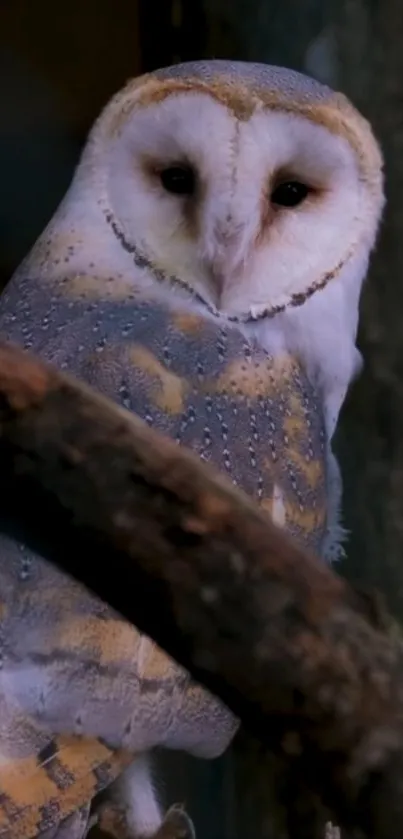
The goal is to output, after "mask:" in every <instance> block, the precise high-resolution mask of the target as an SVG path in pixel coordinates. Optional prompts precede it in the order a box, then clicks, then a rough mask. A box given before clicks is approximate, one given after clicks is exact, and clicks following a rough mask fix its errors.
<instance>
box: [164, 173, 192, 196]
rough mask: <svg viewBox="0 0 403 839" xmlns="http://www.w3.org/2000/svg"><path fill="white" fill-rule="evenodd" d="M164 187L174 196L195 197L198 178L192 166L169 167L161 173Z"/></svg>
mask: <svg viewBox="0 0 403 839" xmlns="http://www.w3.org/2000/svg"><path fill="white" fill-rule="evenodd" d="M159 176H160V179H161V183H162V186H163V187H164V189H165V190H166V192H170V193H171V194H172V195H193V193H194V191H195V187H196V177H195V173H194V171H193V169H192V167H191V166H167V168H166V169H161V170H160V172H159Z"/></svg>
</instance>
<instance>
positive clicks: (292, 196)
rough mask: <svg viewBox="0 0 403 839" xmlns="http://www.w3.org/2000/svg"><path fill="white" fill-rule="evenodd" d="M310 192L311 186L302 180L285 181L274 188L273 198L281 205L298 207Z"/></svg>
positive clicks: (274, 202)
mask: <svg viewBox="0 0 403 839" xmlns="http://www.w3.org/2000/svg"><path fill="white" fill-rule="evenodd" d="M309 192H310V190H309V187H308V186H307V185H306V184H303V183H301V182H300V181H285V182H284V183H282V184H279V185H278V186H277V187H276V188H275V189H274V190H273V192H272V194H271V200H272V203H273V204H277V205H278V206H279V207H298V204H302V202H303V201H305V198H306V197H307V195H308V193H309Z"/></svg>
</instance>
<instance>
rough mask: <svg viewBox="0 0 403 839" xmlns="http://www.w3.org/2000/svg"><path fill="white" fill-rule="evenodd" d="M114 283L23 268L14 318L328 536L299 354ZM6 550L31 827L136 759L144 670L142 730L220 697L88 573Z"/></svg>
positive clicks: (22, 793)
mask: <svg viewBox="0 0 403 839" xmlns="http://www.w3.org/2000/svg"><path fill="white" fill-rule="evenodd" d="M105 283H106V281H99V282H97V278H96V277H81V278H79V281H77V278H76V277H72V278H68V277H67V278H66V281H65V282H59V283H58V284H57V285H55V284H54V283H53V284H52V283H50V282H49V283H47V281H46V279H44V278H41V280H40V281H38V280H36V279H35V280H33V279H32V278H29V277H25V276H20V277H19V280H18V282H17V283H15V282H12V283H11V284H10V286H9V287H8V289H7V290H6V293H5V294H4V295H3V298H2V300H1V301H0V330H1V332H2V334H3V336H4V337H5V338H6V339H9V340H12V341H15V342H17V343H20V344H22V345H23V346H25V347H26V348H27V349H30V350H32V351H34V352H35V353H37V354H38V355H39V356H41V357H42V358H44V359H46V360H49V361H51V362H52V363H53V364H55V365H56V366H57V367H59V368H61V369H68V370H69V372H71V373H73V374H75V375H77V376H78V377H79V378H82V379H83V380H85V381H87V382H88V383H89V384H91V385H92V386H93V387H95V388H96V389H98V390H99V391H101V392H103V393H104V394H105V395H107V396H109V397H110V398H112V399H114V400H115V401H117V402H119V403H120V404H122V405H124V406H125V407H126V408H128V409H130V410H133V411H135V412H136V413H137V414H138V415H139V416H141V417H142V418H143V419H144V420H145V421H146V422H147V423H149V424H150V425H152V426H154V427H155V428H157V429H159V430H160V431H162V432H164V433H165V434H167V435H169V436H171V437H172V438H173V439H174V440H176V441H177V442H178V443H179V444H181V445H184V446H188V447H190V448H191V449H193V451H195V452H196V453H198V454H199V456H200V457H201V458H202V459H204V460H206V461H209V462H210V463H212V464H213V465H214V466H215V467H216V468H217V469H219V470H221V471H223V472H224V473H226V474H227V475H228V477H229V478H230V479H231V480H232V481H233V482H234V483H235V484H236V485H237V486H238V487H239V488H240V489H242V490H243V491H244V492H246V493H248V494H249V495H250V496H251V497H252V498H254V499H255V500H256V502H257V503H258V504H259V505H260V506H261V507H262V509H263V510H265V511H266V512H267V514H268V515H270V516H271V517H272V519H274V521H275V522H276V523H277V524H278V525H280V526H282V527H285V528H287V530H288V531H290V532H291V533H292V534H294V535H295V537H296V538H297V539H299V540H301V541H303V542H305V543H307V544H309V545H312V546H313V547H314V548H319V547H320V544H321V541H322V539H323V537H324V533H325V530H326V514H327V507H326V488H325V487H326V480H325V478H326V476H325V453H324V429H323V416H322V411H321V406H320V402H319V400H318V397H317V395H316V393H315V392H314V390H313V388H312V387H311V385H310V384H309V381H308V379H307V377H306V375H305V373H304V371H303V369H302V368H301V366H300V364H299V363H298V361H297V359H296V358H294V357H292V356H291V355H290V354H287V353H279V354H278V355H276V356H275V357H274V356H269V355H268V354H267V353H265V351H264V350H262V349H261V348H259V347H258V346H257V345H255V344H253V343H251V342H250V341H248V340H247V339H246V338H245V337H244V335H243V334H242V332H241V331H240V330H239V329H238V328H237V327H236V326H230V325H228V323H226V322H225V321H223V320H220V319H219V318H217V319H215V318H213V317H205V316H204V314H203V313H202V312H201V311H194V310H193V309H190V308H189V307H188V306H185V305H184V304H183V303H182V301H181V300H179V299H175V298H173V301H171V302H170V303H169V304H168V302H167V303H165V302H163V301H161V300H160V299H159V300H157V299H155V298H152V297H150V296H148V297H147V296H145V295H144V293H142V294H141V293H134V292H133V290H132V289H131V288H130V287H126V288H124V289H122V282H121V280H119V281H118V280H116V283H115V282H114V279H113V278H111V279H110V280H109V281H108V283H109V284H108V283H106V285H105ZM0 550H1V552H2V567H1V577H2V592H3V593H4V594H3V597H4V606H5V607H4V612H3V614H2V616H1V624H2V634H3V637H4V638H5V650H4V656H3V668H2V671H1V674H0V706H1V705H2V706H3V709H4V711H5V712H4V713H3V714H2V715H1V719H2V724H1V726H0V837H1V836H2V832H1V831H3V834H4V836H5V837H7V836H8V835H10V837H11V835H12V836H13V837H17V839H30V837H32V836H34V835H36V833H37V832H38V830H39V829H44V826H46V827H50V826H52V825H54V824H57V823H58V822H59V821H61V820H62V818H65V817H66V816H68V815H69V814H70V813H72V812H74V811H75V810H77V809H78V808H79V807H80V806H82V805H83V804H84V803H86V802H87V801H89V800H90V799H91V798H92V797H93V795H94V794H96V792H98V791H100V790H101V789H103V788H104V787H105V786H107V785H108V784H109V783H110V782H111V781H112V780H113V779H114V777H116V775H118V774H119V773H120V772H121V771H122V769H123V767H124V765H125V764H126V761H127V760H128V759H129V758H128V756H127V752H126V751H125V750H124V748H122V745H125V743H124V738H123V736H121V735H122V731H123V729H124V728H125V725H126V717H125V713H129V711H130V709H131V707H132V706H133V705H136V702H137V701H139V702H140V700H138V697H137V694H136V692H135V691H134V690H133V684H135V683H136V684H137V685H138V684H145V683H147V685H148V694H147V696H148V699H147V702H148V705H147V708H146V712H145V711H144V710H139V713H141V714H143V713H145V716H144V718H142V719H141V720H140V724H141V728H142V730H143V731H147V726H150V725H151V722H150V720H151V719H152V720H153V722H152V725H154V726H156V728H155V731H154V735H155V737H156V738H157V739H158V731H160V730H161V731H163V730H164V727H165V728H166V727H168V726H169V725H171V723H172V719H173V718H175V719H178V720H180V722H179V723H178V724H179V725H181V726H182V728H183V737H182V740H183V743H185V745H186V742H187V739H186V738H188V739H189V744H190V746H191V744H192V737H193V736H194V732H193V731H192V726H193V720H194V718H195V717H194V709H195V706H196V705H197V706H198V708H200V707H202V706H203V707H206V708H209V707H210V706H212V703H213V702H214V701H215V700H213V698H212V697H211V696H210V694H208V693H207V692H206V691H204V690H203V689H202V688H199V687H198V686H195V685H193V684H192V682H191V680H190V679H189V677H188V676H187V675H186V674H185V673H184V671H183V670H182V668H180V667H179V666H178V665H176V664H175V663H174V662H172V661H171V659H169V657H168V656H165V654H164V653H162V652H161V651H160V650H158V648H157V647H156V646H155V645H153V644H152V643H151V642H150V641H149V640H148V639H147V642H146V643H147V645H148V646H147V655H146V656H144V641H143V639H144V636H141V635H140V633H138V632H137V630H136V629H135V628H134V627H131V626H130V627H129V625H128V624H126V623H125V622H123V621H120V620H119V619H118V617H117V616H116V615H114V613H113V612H112V610H109V609H108V607H106V606H105V605H104V604H101V603H100V602H99V601H97V600H96V599H95V598H92V597H90V595H89V594H88V593H87V592H86V591H85V590H84V589H83V588H82V587H81V586H79V585H78V584H76V583H75V582H74V581H69V582H67V578H66V577H64V575H61V574H60V572H59V571H57V570H56V569H54V568H52V567H51V566H49V565H48V564H47V563H45V562H43V561H42V560H40V559H39V558H35V557H33V556H32V555H31V554H30V553H29V552H28V551H26V549H24V548H19V547H18V546H16V545H15V543H10V542H7V539H6V538H5V537H1V539H0ZM129 636H130V637H129ZM80 668H81V669H80ZM102 668H104V669H102ZM72 673H74V674H75V677H74V679H72V677H71V674H72ZM114 692H116V694H115V693H114ZM49 697H51V699H49ZM106 697H107V698H108V704H107V706H106V705H105V702H106ZM17 700H18V701H17ZM115 700H116V704H115V705H114V704H113V703H114V701H115ZM91 703H92V704H91ZM97 703H98V704H97ZM102 703H103V705H102ZM86 706H88V707H89V708H90V711H88V713H87V716H85V714H84V715H83V718H82V719H81V718H80V713H81V711H80V709H81V708H83V707H84V708H85V707H86ZM17 707H18V709H19V719H18V720H17V719H16V716H15V708H17ZM102 707H104V712H102V710H98V711H97V710H96V709H97V708H98V709H102ZM106 707H107V709H108V713H105V708H106ZM10 709H11V710H10ZM139 709H140V704H139ZM156 709H158V713H156ZM45 711H46V713H45ZM111 711H112V713H111ZM215 713H216V711H215ZM219 713H221V712H219ZM164 714H165V716H164ZM147 715H148V716H147ZM218 718H219V719H221V718H220V717H218ZM224 718H225V715H224V714H223V715H222V721H221V722H220V725H219V726H218V731H219V732H220V730H221V729H222V730H223V731H224V734H223V735H222V741H221V740H220V738H219V737H218V741H216V740H214V737H217V736H218V735H217V734H216V733H215V734H214V736H213V735H212V737H213V739H212V740H211V743H210V744H209V739H208V733H207V731H206V730H205V727H206V723H205V719H206V718H205V717H204V721H203V732H202V733H201V734H202V739H204V740H205V741H206V743H207V746H206V749H207V755H209V754H211V756H214V755H215V754H218V753H220V750H221V751H222V750H223V748H225V742H228V732H229V730H230V729H231V730H233V723H232V722H230V723H228V720H226V721H225V719H224ZM17 723H18V724H17ZM77 726H81V730H80V736H77ZM158 726H160V728H158ZM19 731H21V732H22V733H21V736H20V735H19V734H18V732H19ZM200 736H201V735H200ZM226 738H227V740H226ZM144 742H145V741H144ZM144 742H142V743H141V744H140V743H139V751H141V749H142V748H145V746H144ZM105 743H106V744H109V745H105ZM209 749H210V753H209ZM190 750H191V749H190ZM133 751H134V750H133V748H132V749H131V753H132V755H133Z"/></svg>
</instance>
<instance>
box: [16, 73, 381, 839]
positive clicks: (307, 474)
mask: <svg viewBox="0 0 403 839" xmlns="http://www.w3.org/2000/svg"><path fill="white" fill-rule="evenodd" d="M382 204H383V193H382V173H381V156H380V152H379V150H378V146H377V144H376V142H375V140H374V138H373V135H372V132H371V130H370V128H369V126H368V124H367V123H366V122H365V120H364V119H363V118H362V117H360V116H359V115H358V114H357V112H356V111H355V110H354V109H353V108H352V106H351V105H350V104H349V103H348V102H347V100H345V99H344V97H342V96H341V95H339V94H335V93H333V92H332V91H330V90H329V89H327V88H324V87H322V86H321V85H319V84H318V83H316V82H314V81H312V80H309V79H306V78H305V77H304V76H300V75H299V74H296V73H293V72H291V71H287V70H282V69H280V68H270V67H266V66H261V65H245V64H242V63H239V64H236V63H226V62H207V63H203V62H199V63H196V64H189V65H180V66H179V67H174V68H168V69H165V70H162V71H158V72H156V73H153V74H150V75H148V76H145V77H142V78H141V79H137V80H134V81H133V82H131V83H129V85H128V86H127V87H126V88H125V89H124V90H123V91H122V92H121V93H119V94H118V95H117V96H116V97H115V98H114V99H113V100H112V101H111V103H109V105H107V107H106V109H105V111H104V112H103V114H101V116H100V117H99V119H98V121H97V123H96V124H95V126H94V128H93V130H92V132H91V134H90V136H89V139H88V143H87V145H86V148H85V149H84V152H83V155H82V158H81V161H80V163H79V165H78V167H77V171H76V174H75V176H74V178H73V181H72V184H71V187H70V189H69V191H68V193H67V195H66V196H65V198H64V200H63V201H62V203H61V205H60V207H59V208H58V210H57V211H56V213H55V216H54V217H53V219H52V220H51V222H50V224H49V225H48V227H47V229H46V230H45V231H44V233H43V235H42V236H41V238H40V239H39V241H38V243H37V244H36V245H35V246H34V248H33V250H32V252H31V253H30V254H29V255H28V257H27V259H26V260H25V261H24V263H23V264H22V265H21V266H20V268H19V270H18V271H17V273H16V274H15V276H14V277H13V278H12V280H11V282H10V284H9V286H8V287H7V289H6V291H5V293H4V294H3V297H2V299H1V300H0V329H1V332H2V335H3V336H4V337H5V338H9V339H10V340H13V341H16V342H18V343H20V344H22V345H23V346H25V347H26V348H27V349H31V350H33V351H34V352H36V353H37V354H38V355H40V356H42V357H43V358H45V359H47V360H49V361H51V362H53V363H54V364H56V366H58V367H60V368H61V369H67V370H68V371H69V372H72V373H74V374H76V375H77V376H79V377H80V378H82V379H84V380H85V381H87V382H88V383H90V384H92V385H93V386H94V387H96V388H98V389H99V390H100V391H102V392H103V393H105V394H106V395H108V396H110V397H111V398H112V399H114V400H116V401H117V402H120V403H121V404H123V405H124V406H125V407H126V408H128V409H130V410H133V411H135V412H136V413H137V414H139V415H140V416H141V417H143V419H144V420H145V421H146V422H148V423H149V424H150V425H153V426H154V427H156V428H158V429H160V430H161V431H163V432H164V433H166V434H168V435H170V436H171V437H173V438H174V439H175V440H176V441H177V442H178V444H182V445H186V446H188V447H190V448H191V449H193V450H194V451H195V452H197V453H198V454H199V455H200V457H202V458H203V459H205V460H207V461H209V462H211V463H212V464H213V465H215V466H216V467H217V468H218V469H220V470H221V471H223V472H224V473H226V474H227V475H228V477H229V478H230V480H232V481H233V482H235V483H236V484H237V485H238V487H239V488H240V489H241V490H243V491H244V492H246V493H248V494H249V495H251V496H252V497H253V498H254V499H255V500H256V502H257V503H258V504H259V505H260V506H261V507H262V509H263V510H264V511H265V512H266V513H267V514H268V515H270V517H271V518H272V519H273V520H274V521H275V522H276V523H277V524H278V525H279V526H281V527H284V528H286V529H287V530H288V531H289V532H290V533H291V534H292V535H293V536H294V537H295V538H296V539H297V540H299V541H300V542H302V543H305V544H307V545H309V546H311V547H312V548H313V549H314V550H315V551H317V552H318V553H321V554H322V555H323V556H325V557H327V558H333V556H335V555H336V556H337V554H338V551H339V550H340V533H339V530H338V528H339V524H338V515H339V499H340V492H341V482H340V476H339V471H338V467H337V463H336V461H335V459H334V456H333V454H332V451H331V439H332V435H333V432H334V429H335V426H336V423H337V419H338V415H339V411H340V407H341V405H342V402H343V400H344V397H345V393H346V390H347V387H348V385H349V383H350V381H351V378H352V377H353V376H354V374H355V373H356V371H357V370H358V367H359V354H358V351H357V349H356V346H355V339H356V330H357V319H358V304H359V296H360V290H361V285H362V281H363V277H364V274H365V271H366V267H367V263H368V257H369V253H370V250H371V248H372V246H373V244H374V240H375V234H376V228H377V225H378V221H379V217H380V213H381V209H382ZM0 550H1V552H2V557H4V560H2V567H1V569H0V577H1V578H2V587H1V588H2V592H4V593H5V594H4V609H3V610H2V612H1V615H2V619H1V634H2V637H3V638H5V639H6V644H5V648H4V656H3V660H4V663H3V668H2V670H1V671H0V704H2V707H3V713H2V717H1V718H2V726H1V727H0V753H1V761H0V791H1V792H2V796H0V835H1V826H2V825H3V834H4V836H5V839H6V837H8V835H10V837H11V835H12V836H13V837H15V839H30V837H34V836H36V835H37V834H39V835H40V836H41V837H42V839H54V837H55V836H56V834H55V833H54V831H57V830H58V829H59V827H60V831H62V830H65V829H66V825H67V829H68V830H70V834H69V835H73V833H72V831H74V837H77V839H81V836H82V835H83V834H84V832H85V821H86V818H87V816H88V803H89V801H90V800H91V799H92V798H93V796H94V795H95V793H96V792H98V791H99V790H100V789H103V788H105V787H108V785H109V784H111V782H112V781H113V779H114V778H115V777H118V776H120V781H119V782H118V784H117V787H116V790H117V792H116V795H117V797H118V799H119V801H120V802H123V804H124V809H125V813H126V821H127V824H128V826H129V834H130V836H131V837H133V839H137V837H140V836H157V834H158V829H159V826H160V825H161V821H162V816H161V813H160V809H159V806H158V804H157V800H156V796H155V793H154V791H153V785H152V782H151V776H150V770H149V764H148V758H147V755H148V753H149V752H150V750H152V749H153V747H154V746H165V747H168V748H182V749H185V750H187V751H189V752H191V753H193V754H195V755H198V756H200V757H214V756H216V755H218V754H220V753H221V752H222V751H223V750H224V749H225V748H226V746H227V745H228V743H229V742H230V741H231V738H232V736H233V734H234V732H235V730H236V728H237V725H238V722H237V720H235V718H234V717H233V715H232V714H231V713H230V712H229V710H228V709H227V708H225V707H224V706H223V705H222V703H220V702H219V701H218V700H217V699H215V698H214V697H212V696H211V694H210V693H209V692H208V691H205V690H204V689H202V688H201V687H199V686H198V685H195V684H194V683H193V681H192V680H191V679H190V677H189V676H188V674H187V673H186V672H185V671H184V670H183V669H182V668H181V667H179V665H177V664H176V663H174V662H173V661H172V660H171V659H170V658H169V657H168V656H166V655H165V654H164V653H162V652H161V651H160V650H159V649H158V648H157V647H156V646H155V645H154V644H152V642H151V641H150V640H149V639H148V638H146V637H145V636H142V635H141V634H140V633H138V632H137V630H136V629H135V628H134V627H130V626H128V625H127V624H126V623H125V622H124V621H121V620H120V619H119V618H118V616H116V615H115V614H114V613H113V612H112V610H110V609H109V608H107V607H106V606H105V605H104V604H102V603H101V602H100V601H98V600H97V598H94V597H92V596H90V595H89V594H88V592H86V591H84V589H82V588H81V586H79V585H78V584H77V583H72V582H71V581H68V580H67V578H65V577H64V575H62V574H61V573H60V572H59V571H57V570H56V569H54V568H52V567H51V566H49V565H48V564H47V563H46V562H44V560H42V559H40V558H39V557H35V556H33V555H32V554H30V553H29V552H27V551H26V550H25V549H24V548H23V547H22V546H18V545H16V544H15V543H11V542H9V541H7V540H5V539H4V538H2V539H1V540H0ZM150 607H151V606H150ZM17 731H18V732H20V731H21V736H20V735H19V736H18V737H16V735H15V734H14V732H17ZM63 755H67V757H66V759H65V760H64V758H63ZM34 757H35V759H34ZM19 761H22V762H19ZM24 761H25V762H24ZM63 761H64V762H63ZM123 770H124V771H123ZM13 772H14V775H13ZM10 777H11V781H10ZM49 777H51V781H49ZM21 779H24V780H23V781H22V780H21ZM10 784H11V786H10ZM52 785H53V786H52ZM32 790H34V792H32ZM1 808H2V809H1ZM16 813H17V816H18V817H17V816H16ZM18 814H19V815H18ZM66 819H67V821H66ZM69 819H70V821H68V820H69ZM71 819H74V827H73V826H72V822H71ZM83 824H84V828H83ZM11 825H13V827H12V833H10V830H11ZM15 825H18V831H19V832H18V831H17V828H16V827H15ZM7 830H8V831H9V833H8V834H7ZM49 830H50V831H53V833H51V834H48V833H47V832H46V831H49ZM63 835H64V834H63V833H62V832H60V836H59V834H57V839H61V837H62V836H63Z"/></svg>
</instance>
